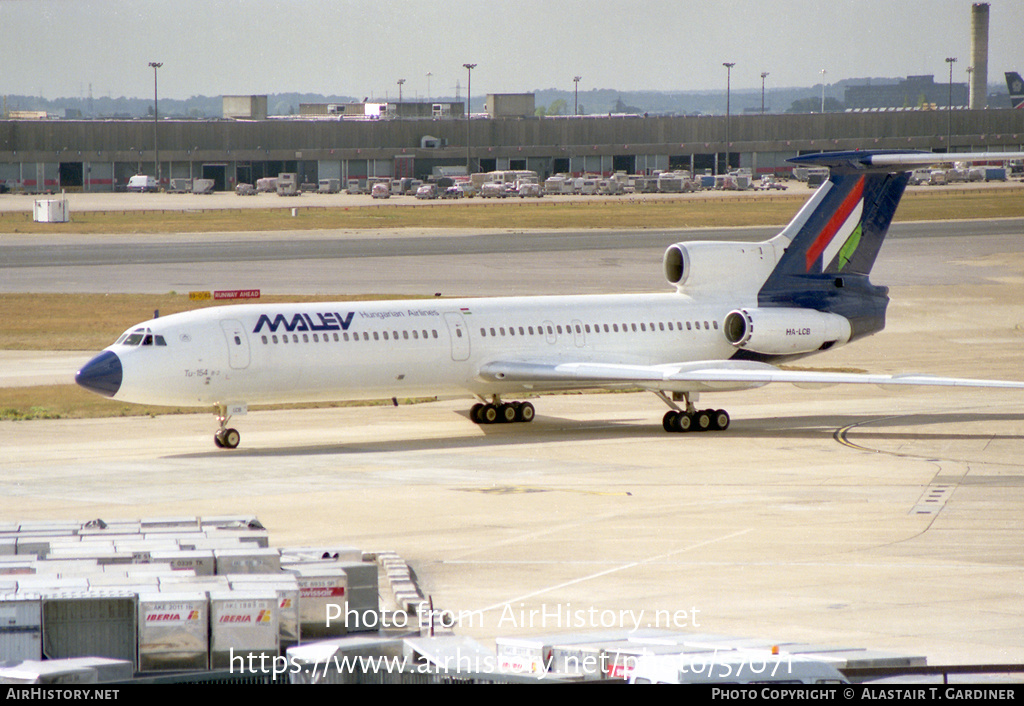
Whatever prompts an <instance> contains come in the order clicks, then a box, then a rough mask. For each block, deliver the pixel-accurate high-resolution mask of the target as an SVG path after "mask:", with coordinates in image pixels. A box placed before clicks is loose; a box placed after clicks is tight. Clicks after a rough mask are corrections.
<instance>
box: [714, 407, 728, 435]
mask: <svg viewBox="0 0 1024 706" xmlns="http://www.w3.org/2000/svg"><path fill="white" fill-rule="evenodd" d="M711 428H712V429H714V430H715V431H725V430H726V429H728V428H729V413H728V412H726V411H725V410H724V409H716V410H715V411H714V412H712V414H711Z"/></svg>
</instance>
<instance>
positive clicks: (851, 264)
mask: <svg viewBox="0 0 1024 706" xmlns="http://www.w3.org/2000/svg"><path fill="white" fill-rule="evenodd" d="M882 155H888V156H895V155H900V156H908V157H913V158H921V155H927V157H928V158H930V159H931V160H932V161H934V160H935V156H934V155H931V154H928V153H921V152H833V153H825V154H813V155H804V156H802V157H796V158H794V159H791V160H790V161H791V162H794V163H797V164H808V165H812V166H825V167H829V169H830V176H829V179H828V181H826V182H825V183H824V184H823V185H822V186H821V188H819V189H818V191H817V192H816V193H815V194H814V196H813V197H812V198H811V200H810V201H808V202H807V204H806V205H805V206H804V208H803V209H801V211H800V212H799V213H798V214H797V216H796V217H795V218H794V219H793V221H792V222H791V223H790V224H789V225H788V226H787V227H786V229H785V230H783V231H782V233H781V234H780V235H779V236H778V237H779V239H781V240H782V243H781V245H782V246H783V247H784V248H785V251H786V252H785V254H784V255H783V256H782V258H781V259H780V260H779V264H778V265H777V266H776V268H775V270H774V271H773V272H772V273H771V275H769V277H768V279H767V280H766V282H765V284H764V286H763V287H762V288H761V291H760V292H759V294H758V303H759V306H776V307H778V306H790V307H792V306H796V307H801V308H809V309H816V310H818V311H826V312H830V313H834V314H839V315H841V316H844V317H846V318H847V319H849V320H850V323H851V326H852V329H853V336H852V337H853V338H859V337H861V336H866V335H868V334H871V333H874V332H876V331H880V330H881V329H882V328H884V326H885V309H886V305H887V304H888V302H889V297H888V290H887V289H886V288H885V287H876V286H874V285H872V284H871V282H870V281H869V280H868V275H869V274H870V273H871V268H872V266H873V265H874V264H875V259H876V258H877V256H878V252H879V250H880V249H881V247H882V242H883V241H884V240H885V236H886V234H887V233H888V232H889V224H890V223H891V222H892V218H893V215H894V214H895V213H896V207H897V206H898V205H899V202H900V198H901V197H902V196H903V191H904V189H905V188H906V186H907V181H908V180H909V177H910V175H909V173H908V172H907V171H905V168H903V167H899V166H895V165H892V164H875V163H874V162H873V161H872V160H873V159H875V158H876V157H881V156H882ZM883 161H884V160H883ZM785 241H789V242H788V244H787V243H786V242H785Z"/></svg>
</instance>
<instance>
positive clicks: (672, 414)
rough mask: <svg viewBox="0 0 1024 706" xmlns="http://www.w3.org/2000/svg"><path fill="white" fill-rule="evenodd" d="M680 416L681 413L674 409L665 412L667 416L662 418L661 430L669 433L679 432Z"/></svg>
mask: <svg viewBox="0 0 1024 706" xmlns="http://www.w3.org/2000/svg"><path fill="white" fill-rule="evenodd" d="M679 416H680V414H679V412H677V411H675V410H674V409H670V410H669V411H667V412H665V416H664V417H662V418H661V428H662V429H664V430H665V431H667V432H669V433H671V432H676V431H679V430H680V429H679Z"/></svg>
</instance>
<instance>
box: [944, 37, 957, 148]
mask: <svg viewBox="0 0 1024 706" xmlns="http://www.w3.org/2000/svg"><path fill="white" fill-rule="evenodd" d="M946 63H947V64H949V102H948V105H947V106H946V152H947V153H949V152H952V151H953V64H955V63H956V57H955V56H947V57H946Z"/></svg>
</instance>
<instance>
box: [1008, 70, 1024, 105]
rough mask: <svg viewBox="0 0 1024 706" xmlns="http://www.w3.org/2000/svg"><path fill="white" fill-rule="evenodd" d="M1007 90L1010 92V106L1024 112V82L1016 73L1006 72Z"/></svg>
mask: <svg viewBox="0 0 1024 706" xmlns="http://www.w3.org/2000/svg"><path fill="white" fill-rule="evenodd" d="M1006 88H1007V90H1008V91H1009V92H1010V105H1012V106H1013V107H1014V108H1017V109H1019V110H1024V81H1022V80H1021V78H1020V74H1019V73H1017V72H1016V71H1007V72H1006Z"/></svg>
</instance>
